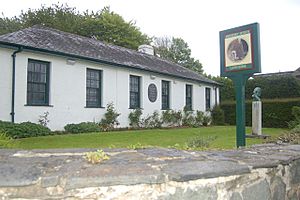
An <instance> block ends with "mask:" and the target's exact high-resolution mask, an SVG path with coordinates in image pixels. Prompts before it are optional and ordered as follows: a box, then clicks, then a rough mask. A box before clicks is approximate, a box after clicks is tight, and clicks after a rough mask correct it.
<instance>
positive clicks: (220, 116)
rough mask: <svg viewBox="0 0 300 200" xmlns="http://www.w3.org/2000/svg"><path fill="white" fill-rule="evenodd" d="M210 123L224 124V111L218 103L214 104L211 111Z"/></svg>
mask: <svg viewBox="0 0 300 200" xmlns="http://www.w3.org/2000/svg"><path fill="white" fill-rule="evenodd" d="M211 117H212V124H213V125H224V124H225V116H224V111H223V110H222V108H221V107H220V105H216V106H214V108H213V109H212V111H211Z"/></svg>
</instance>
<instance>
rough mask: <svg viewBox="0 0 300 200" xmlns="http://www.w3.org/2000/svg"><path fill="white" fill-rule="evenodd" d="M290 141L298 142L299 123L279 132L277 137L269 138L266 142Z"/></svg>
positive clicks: (299, 140)
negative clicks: (290, 128) (286, 130)
mask: <svg viewBox="0 0 300 200" xmlns="http://www.w3.org/2000/svg"><path fill="white" fill-rule="evenodd" d="M273 142H275V143H290V144H300V124H299V125H298V126H296V127H295V128H293V129H292V130H290V131H288V132H284V133H282V134H280V135H279V136H278V137H276V138H275V139H274V138H271V139H269V140H268V141H267V143H273Z"/></svg>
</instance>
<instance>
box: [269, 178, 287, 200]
mask: <svg viewBox="0 0 300 200" xmlns="http://www.w3.org/2000/svg"><path fill="white" fill-rule="evenodd" d="M270 188H271V194H272V195H271V196H272V198H271V199H272V200H282V199H285V194H286V185H285V183H284V182H283V181H282V179H281V178H280V177H278V176H276V177H273V178H272V179H271V187H270Z"/></svg>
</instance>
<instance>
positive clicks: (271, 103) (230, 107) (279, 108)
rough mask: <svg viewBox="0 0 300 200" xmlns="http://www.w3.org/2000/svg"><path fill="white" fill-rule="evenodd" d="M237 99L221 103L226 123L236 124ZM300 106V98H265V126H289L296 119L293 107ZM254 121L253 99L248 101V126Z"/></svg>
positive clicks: (263, 101) (263, 111)
mask: <svg viewBox="0 0 300 200" xmlns="http://www.w3.org/2000/svg"><path fill="white" fill-rule="evenodd" d="M235 106H236V105H235V101H226V102H223V103H221V108H222V109H223V110H224V114H225V123H227V124H230V125H235V124H236V123H235V122H236V121H235ZM293 106H300V98H290V99H264V100H262V115H263V116H262V125H263V127H274V128H287V127H288V122H290V121H292V120H293V119H294V116H293V115H292V107H293ZM251 123H252V101H246V126H251Z"/></svg>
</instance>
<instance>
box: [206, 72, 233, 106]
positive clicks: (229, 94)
mask: <svg viewBox="0 0 300 200" xmlns="http://www.w3.org/2000/svg"><path fill="white" fill-rule="evenodd" d="M211 79H212V80H214V81H217V82H219V83H221V84H222V86H221V87H220V101H221V102H223V101H226V100H235V91H234V84H233V81H232V80H231V79H229V78H225V77H220V76H217V77H211Z"/></svg>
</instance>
